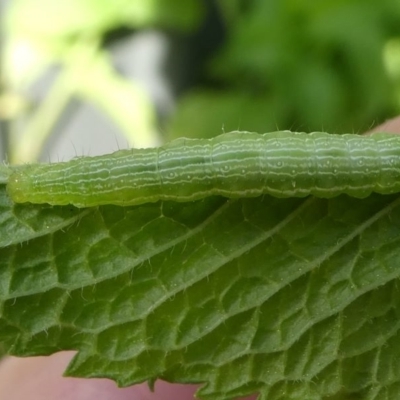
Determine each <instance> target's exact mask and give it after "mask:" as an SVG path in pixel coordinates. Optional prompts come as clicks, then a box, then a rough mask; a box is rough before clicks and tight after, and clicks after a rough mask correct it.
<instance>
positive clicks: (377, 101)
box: [171, 0, 400, 136]
mask: <svg viewBox="0 0 400 400" xmlns="http://www.w3.org/2000/svg"><path fill="white" fill-rule="evenodd" d="M220 5H221V8H222V10H223V11H224V12H223V15H224V16H225V18H226V21H227V27H228V41H227V43H226V45H225V46H224V48H223V49H222V50H221V52H220V54H218V55H217V57H216V58H215V59H214V60H212V61H211V63H210V69H209V72H210V74H211V75H212V76H213V77H214V78H215V79H216V80H217V81H218V89H214V90H204V89H203V88H199V90H197V91H196V92H195V93H190V94H189V95H188V96H186V98H185V99H183V100H182V102H181V106H180V107H179V108H178V112H177V115H176V116H175V119H174V121H173V123H172V126H171V132H172V135H173V136H179V135H182V134H183V132H190V133H191V134H193V136H205V135H211V134H215V133H216V132H220V131H221V129H222V128H223V129H224V130H226V131H229V130H234V129H244V130H252V131H253V130H254V131H259V132H263V131H264V132H265V131H269V130H271V129H276V127H278V128H280V129H287V128H292V129H294V130H305V131H312V130H326V131H329V132H338V133H340V132H345V131H346V132H353V131H356V132H359V131H362V130H365V129H368V128H370V127H371V126H372V125H373V124H376V123H377V122H379V121H381V120H383V119H384V118H386V117H388V116H390V115H394V114H395V113H397V112H398V111H399V106H400V101H399V99H400V96H399V95H398V94H397V93H399V89H398V87H397V88H396V87H394V86H393V80H392V77H391V76H390V75H389V74H388V71H387V69H386V68H385V63H384V57H383V49H384V47H385V43H386V42H387V41H388V40H389V39H390V38H393V37H396V36H399V35H400V3H399V2H398V1H393V0H384V1H379V2H377V1H376V0H342V1H337V0H335V1H331V0H323V1H319V2H315V1H311V0H268V1H265V0H253V1H241V0H233V1H231V0H220ZM389 53H390V52H389ZM387 57H388V58H391V55H390V54H387ZM395 70H397V71H400V65H399V64H397V66H395ZM394 74H396V73H394ZM392 75H393V73H392ZM398 75H399V72H397V76H398ZM397 79H398V77H397ZM396 92H397V93H396ZM198 115H201V118H198V119H197V122H196V125H195V126H193V124H192V121H193V119H194V118H196V116H198ZM189 127H193V128H192V129H190V130H189Z"/></svg>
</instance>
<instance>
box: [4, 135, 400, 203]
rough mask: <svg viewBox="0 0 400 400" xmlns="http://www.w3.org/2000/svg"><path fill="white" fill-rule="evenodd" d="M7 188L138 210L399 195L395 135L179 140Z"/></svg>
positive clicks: (399, 146)
mask: <svg viewBox="0 0 400 400" xmlns="http://www.w3.org/2000/svg"><path fill="white" fill-rule="evenodd" d="M7 190H8V193H9V195H10V196H11V198H12V199H13V200H14V201H15V202H16V203H24V202H31V203H49V204H53V205H65V204H73V205H75V206H77V207H89V206H97V205H102V204H115V205H121V206H125V205H135V204H142V203H147V202H155V201H158V200H172V201H193V200H198V199H201V198H204V197H207V196H210V195H220V196H225V197H229V198H240V197H256V196H259V195H262V194H270V195H272V196H276V197H304V196H307V195H314V196H317V197H325V198H329V197H334V196H337V195H339V194H347V195H350V196H353V197H360V198H362V197H366V196H368V195H369V194H371V193H372V192H377V193H382V194H389V193H396V192H400V136H398V135H393V134H388V133H380V134H375V135H370V136H359V135H353V134H345V135H330V134H327V133H324V132H313V133H310V134H307V133H296V132H289V131H279V132H272V133H266V134H263V135H260V134H257V133H250V132H230V133H225V134H223V135H220V136H217V137H215V138H213V139H185V138H181V139H177V140H175V141H172V142H170V143H167V144H166V145H164V146H161V147H158V148H150V149H130V150H120V151H117V152H115V153H112V154H107V155H104V156H97V157H79V158H75V159H73V160H71V161H68V162H61V163H56V164H32V165H29V166H25V167H22V168H18V169H16V170H15V171H14V172H13V173H12V174H11V176H10V178H9V182H8V185H7Z"/></svg>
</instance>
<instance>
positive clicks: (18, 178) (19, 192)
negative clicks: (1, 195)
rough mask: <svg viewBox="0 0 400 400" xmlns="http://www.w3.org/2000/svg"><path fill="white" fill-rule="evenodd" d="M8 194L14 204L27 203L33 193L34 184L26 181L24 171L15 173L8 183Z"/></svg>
mask: <svg viewBox="0 0 400 400" xmlns="http://www.w3.org/2000/svg"><path fill="white" fill-rule="evenodd" d="M7 193H8V195H9V196H10V198H11V200H12V201H13V202H14V203H27V202H29V201H30V200H29V199H28V197H29V193H32V182H31V181H30V180H27V179H25V177H24V173H23V172H22V171H15V172H13V173H12V174H11V175H10V177H9V179H8V183H7Z"/></svg>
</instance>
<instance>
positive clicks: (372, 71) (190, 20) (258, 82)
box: [2, 0, 400, 162]
mask: <svg viewBox="0 0 400 400" xmlns="http://www.w3.org/2000/svg"><path fill="white" fill-rule="evenodd" d="M215 2H216V4H217V5H218V6H219V11H220V14H221V18H222V20H223V24H224V27H225V30H226V40H225V43H224V44H223V45H222V46H221V47H220V48H219V50H218V51H217V52H216V53H215V54H214V55H213V57H212V59H209V60H206V62H205V66H206V67H205V69H204V70H203V72H202V78H203V79H202V81H201V83H199V84H198V85H196V86H195V88H192V89H190V90H189V91H187V92H186V93H185V94H184V95H183V96H182V98H181V99H179V101H178V106H177V108H176V112H175V114H174V115H171V116H170V119H169V121H167V127H166V130H167V133H168V136H169V138H174V137H177V136H193V137H209V136H215V135H217V134H219V133H221V132H222V131H230V130H236V129H241V130H250V131H258V132H266V131H269V130H274V129H276V128H279V129H289V128H290V129H293V130H304V131H312V130H326V131H329V132H337V133H340V132H361V131H364V130H367V129H369V128H370V127H371V126H373V125H375V124H377V123H378V122H380V121H382V120H383V119H385V118H387V117H389V116H392V115H395V114H396V113H398V112H399V110H400V63H399V62H398V59H399V54H400V44H399V43H400V42H399V40H400V39H399V38H400V2H398V1H397V0H382V1H379V2H378V1H376V0H335V1H333V0H321V1H319V2H315V1H311V0H215ZM206 4H207V2H203V1H200V0H190V1H188V0H186V1H181V0H147V1H142V0H70V1H68V2H59V1H56V0H12V1H11V3H10V7H9V10H8V13H7V15H6V34H7V46H6V47H5V52H4V60H3V77H2V80H3V85H4V86H5V87H6V88H7V90H11V91H13V90H14V91H19V92H21V91H22V92H23V91H24V90H25V89H26V88H27V87H29V85H30V84H31V83H32V82H34V80H35V79H37V78H38V77H39V76H40V75H41V74H42V73H43V71H44V70H45V69H46V68H48V67H49V65H51V64H54V63H57V64H59V65H61V66H62V72H61V73H60V77H59V81H58V82H55V84H54V88H55V89H54V90H53V91H50V93H49V96H48V102H47V103H48V104H46V101H44V104H43V107H42V109H40V107H39V108H38V109H36V110H35V111H32V110H30V111H27V108H26V107H25V108H24V109H23V111H22V117H24V118H25V120H27V121H28V123H27V126H26V128H25V130H24V132H22V133H20V134H16V133H15V132H13V136H15V137H17V138H18V139H14V140H13V139H11V140H10V143H11V149H10V158H11V160H18V161H19V162H21V161H32V160H34V159H35V158H37V156H38V154H39V152H40V149H41V148H42V147H43V143H44V142H45V140H47V138H48V136H49V135H50V133H51V131H52V128H53V127H54V125H55V123H56V122H57V120H58V119H59V117H60V114H61V111H62V110H63V109H64V108H65V105H66V103H67V102H68V101H69V99H70V98H72V97H78V98H81V99H83V100H84V101H87V102H91V103H93V104H95V105H96V106H97V107H99V108H100V109H101V110H102V111H103V112H104V113H105V114H107V115H108V116H109V118H111V119H112V120H113V121H114V122H115V123H116V124H117V125H118V126H119V127H120V129H121V131H122V132H123V133H124V134H125V135H126V137H127V139H128V142H129V143H130V144H131V145H132V146H146V145H154V144H158V143H159V141H160V137H161V135H160V134H159V129H158V123H157V121H156V118H155V110H154V107H153V105H152V104H151V101H150V99H149V98H148V97H147V95H146V93H145V92H144V91H142V90H141V89H140V87H139V86H138V85H136V83H132V82H130V81H127V80H125V79H124V78H123V77H121V76H120V75H119V74H118V73H117V72H116V71H115V70H114V68H113V66H112V62H111V59H110V57H109V55H108V54H107V51H106V50H105V49H104V48H103V47H102V41H103V38H104V36H105V35H106V34H107V33H108V32H110V31H112V30H115V29H118V28H121V27H128V28H135V29H138V30H140V29H142V28H148V27H155V28H159V29H164V28H167V29H169V30H173V31H175V32H180V34H181V35H183V36H185V35H187V34H192V33H193V32H196V30H197V29H199V27H200V26H201V24H202V22H204V18H205V15H206V12H205V5H206ZM396 60H397V61H396ZM204 78H205V79H204ZM204 82H205V83H204ZM18 118H21V115H17V117H16V119H18ZM194 122H195V123H194ZM163 130H165V127H163Z"/></svg>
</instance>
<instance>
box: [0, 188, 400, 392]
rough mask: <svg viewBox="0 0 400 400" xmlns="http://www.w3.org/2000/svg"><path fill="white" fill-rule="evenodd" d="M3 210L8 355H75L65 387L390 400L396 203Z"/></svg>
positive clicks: (398, 322)
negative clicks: (100, 383) (193, 387)
mask: <svg viewBox="0 0 400 400" xmlns="http://www.w3.org/2000/svg"><path fill="white" fill-rule="evenodd" d="M0 199H1V208H0V221H2V222H1V225H0V238H1V243H2V248H1V249H0V282H1V284H0V301H1V318H0V340H1V341H3V342H4V346H5V348H6V349H8V352H9V353H11V354H15V355H20V356H22V355H23V356H27V355H40V354H50V353H53V352H56V351H60V350H63V349H76V350H78V354H77V356H76V357H75V358H74V360H73V361H72V362H71V364H70V366H69V367H68V370H67V374H68V375H73V376H81V377H109V378H112V379H114V380H115V381H116V382H117V383H118V384H119V385H122V386H126V385H131V384H134V383H137V382H141V381H144V380H148V381H150V382H153V381H154V380H155V379H157V378H162V379H165V380H168V381H171V382H198V383H199V382H200V383H202V382H204V383H205V384H206V385H205V386H203V388H202V389H201V390H200V392H199V395H200V397H202V398H205V399H230V398H234V397H236V396H243V395H247V394H251V393H254V392H260V396H261V397H260V398H261V399H265V400H267V399H268V400H271V399H273V400H274V399H281V400H287V399H321V400H322V399H324V400H325V399H346V398H347V399H351V398H352V397H350V395H352V396H353V395H356V396H357V397H356V398H362V399H396V398H398V394H399V380H400V379H399V374H398V373H397V371H398V370H399V367H400V365H399V360H400V345H399V343H400V341H399V328H400V318H399V314H400V308H399V305H400V291H399V284H398V278H399V275H400V268H399V265H400V254H399V251H398V247H399V238H400V207H399V205H400V198H399V197H398V196H395V195H393V196H379V195H374V196H371V197H369V198H367V199H365V200H356V199H351V198H348V197H346V196H340V197H338V198H335V199H332V200H322V199H315V198H307V199H285V200H282V199H275V198H272V197H269V196H263V197H260V198H255V199H246V200H227V199H223V198H219V197H210V198H207V199H205V200H203V201H199V202H192V203H155V204H146V205H143V206H137V207H116V206H104V207H99V208H94V209H87V210H77V209H74V208H72V207H50V206H31V205H18V206H17V205H13V204H12V203H11V202H10V200H9V199H8V197H7V195H6V192H5V189H4V186H3V187H2V189H1V191H0ZM46 221H47V222H46ZM49 227H50V228H49Z"/></svg>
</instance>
